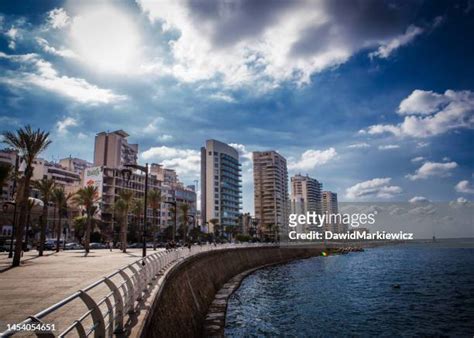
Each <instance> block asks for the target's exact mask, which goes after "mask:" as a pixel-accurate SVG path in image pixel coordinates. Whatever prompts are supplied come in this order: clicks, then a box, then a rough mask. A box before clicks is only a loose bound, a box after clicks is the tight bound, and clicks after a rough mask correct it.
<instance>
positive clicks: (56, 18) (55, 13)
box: [47, 8, 70, 29]
mask: <svg viewBox="0 0 474 338" xmlns="http://www.w3.org/2000/svg"><path fill="white" fill-rule="evenodd" d="M47 22H48V24H49V25H50V26H51V27H52V28H54V29H60V28H64V27H66V26H67V25H68V24H69V23H70V17H69V15H68V14H67V13H66V11H65V10H64V8H55V9H53V10H51V11H49V12H48V18H47Z"/></svg>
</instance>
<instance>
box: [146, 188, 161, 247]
mask: <svg viewBox="0 0 474 338" xmlns="http://www.w3.org/2000/svg"><path fill="white" fill-rule="evenodd" d="M148 206H149V207H150V208H151V209H152V212H153V222H152V231H151V233H152V236H153V250H156V232H157V231H158V228H159V224H158V214H157V212H158V211H159V210H160V209H161V191H160V190H157V189H153V190H151V191H150V192H148Z"/></svg>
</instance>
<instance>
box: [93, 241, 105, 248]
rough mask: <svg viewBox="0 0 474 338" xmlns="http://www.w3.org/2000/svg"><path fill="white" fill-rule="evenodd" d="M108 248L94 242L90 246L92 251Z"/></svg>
mask: <svg viewBox="0 0 474 338" xmlns="http://www.w3.org/2000/svg"><path fill="white" fill-rule="evenodd" d="M106 247H107V246H106V245H105V244H102V243H96V242H92V243H90V244H89V248H90V249H105V248H106Z"/></svg>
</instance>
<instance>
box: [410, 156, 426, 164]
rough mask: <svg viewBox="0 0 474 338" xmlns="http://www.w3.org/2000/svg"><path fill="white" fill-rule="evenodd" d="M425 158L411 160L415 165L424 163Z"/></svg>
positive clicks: (419, 157)
mask: <svg viewBox="0 0 474 338" xmlns="http://www.w3.org/2000/svg"><path fill="white" fill-rule="evenodd" d="M424 160H425V158H424V157H423V156H418V157H414V158H412V159H411V161H412V162H413V163H418V162H423V161H424Z"/></svg>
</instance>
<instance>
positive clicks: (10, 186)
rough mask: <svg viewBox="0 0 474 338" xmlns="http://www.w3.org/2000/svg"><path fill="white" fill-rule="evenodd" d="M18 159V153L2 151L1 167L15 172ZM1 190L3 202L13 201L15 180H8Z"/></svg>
mask: <svg viewBox="0 0 474 338" xmlns="http://www.w3.org/2000/svg"><path fill="white" fill-rule="evenodd" d="M17 159H18V153H17V152H16V151H14V150H10V149H3V150H0V165H7V166H10V168H11V171H14V170H15V165H16V162H17ZM0 189H1V191H0V201H1V202H4V201H11V200H13V194H14V190H15V188H14V182H13V180H10V179H7V180H6V181H5V182H4V184H3V186H2V187H0Z"/></svg>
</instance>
